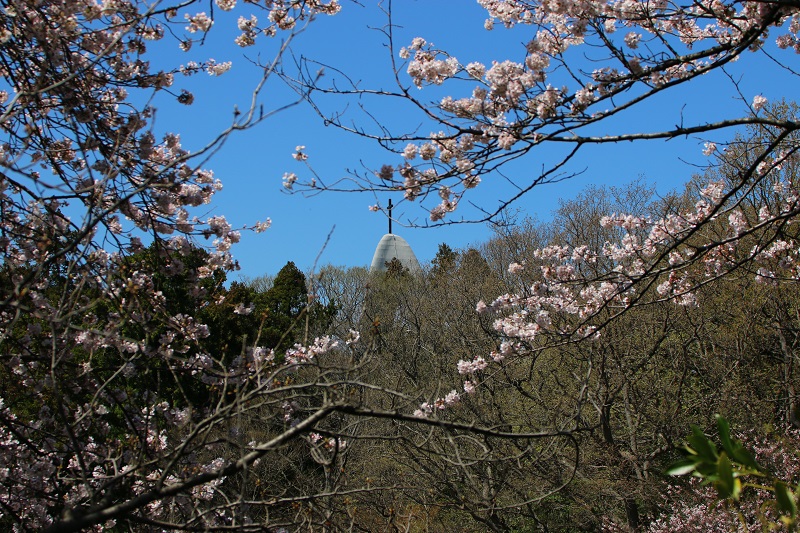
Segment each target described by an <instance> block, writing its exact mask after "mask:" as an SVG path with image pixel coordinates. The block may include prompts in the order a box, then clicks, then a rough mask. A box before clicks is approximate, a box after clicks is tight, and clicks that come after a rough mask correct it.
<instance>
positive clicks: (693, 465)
mask: <svg viewBox="0 0 800 533" xmlns="http://www.w3.org/2000/svg"><path fill="white" fill-rule="evenodd" d="M696 469H697V460H696V459H694V458H689V459H682V460H680V461H677V462H675V463H673V464H672V465H670V466H669V468H667V470H666V474H667V475H668V476H685V475H686V474H691V473H692V472H694V471H695V470H696Z"/></svg>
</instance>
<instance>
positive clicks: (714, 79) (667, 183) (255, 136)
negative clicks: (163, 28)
mask: <svg viewBox="0 0 800 533" xmlns="http://www.w3.org/2000/svg"><path fill="white" fill-rule="evenodd" d="M456 5H457V6H458V7H457V8H455V7H454V6H456ZM240 14H241V12H240V11H239V10H238V9H237V10H235V11H234V12H231V13H225V12H219V11H217V12H216V13H215V16H216V21H215V27H214V29H213V30H212V31H211V32H210V34H209V38H208V39H207V41H206V43H205V44H204V45H203V46H195V47H194V48H193V49H192V50H191V51H190V52H189V53H188V54H183V53H180V52H177V51H175V52H174V55H173V53H172V52H169V51H166V50H165V51H164V55H163V56H161V57H162V58H163V59H164V60H165V61H169V62H172V61H179V62H182V63H185V62H187V61H189V60H202V59H204V58H207V57H213V58H214V59H216V60H217V61H232V62H233V68H232V69H231V71H230V72H228V73H227V74H225V75H224V76H221V77H219V78H209V77H208V76H207V75H206V74H202V73H201V74H198V75H196V77H195V78H188V79H177V80H176V83H175V86H174V88H176V89H178V90H179V89H181V88H183V87H186V88H188V89H190V90H192V91H193V92H194V94H195V97H196V99H195V103H194V105H192V106H190V107H185V106H179V105H177V104H174V105H173V104H171V103H164V104H159V103H158V102H157V104H158V105H159V111H158V115H157V128H158V129H160V130H164V131H178V132H180V133H181V136H182V139H183V141H184V145H185V146H187V147H189V148H192V149H197V148H198V147H200V146H202V145H203V143H205V142H206V141H208V140H209V139H210V138H212V136H213V134H214V133H216V132H218V131H219V130H221V129H223V128H224V127H225V126H227V125H228V124H230V121H231V118H232V116H233V108H234V106H235V105H236V106H238V107H239V108H240V109H245V108H246V107H247V106H248V105H249V101H250V97H251V94H252V89H253V87H254V86H255V84H256V83H257V82H258V78H259V74H260V73H259V70H258V69H256V68H254V67H253V66H252V65H251V64H249V60H252V59H254V58H256V57H257V56H259V55H260V57H261V59H262V60H267V59H269V58H270V57H271V55H272V54H274V52H275V50H276V47H277V46H278V44H279V43H278V42H277V41H275V40H272V41H269V40H267V39H263V38H262V39H260V40H259V41H257V44H256V46H254V47H251V48H247V49H240V48H238V47H237V46H235V45H233V44H232V40H233V38H234V37H235V36H236V35H237V34H238V32H237V31H236V19H237V18H238V16H239V15H240ZM485 18H486V14H485V12H484V11H483V10H482V9H481V8H480V6H479V5H478V4H477V2H474V1H468V0H461V1H459V2H457V3H456V2H452V1H439V0H416V1H415V0H404V1H395V2H394V22H395V24H396V25H398V26H400V28H399V29H398V30H397V35H396V37H397V44H398V46H402V45H405V44H407V43H409V42H410V40H411V39H412V38H413V37H415V36H422V37H424V38H426V39H427V40H428V41H432V42H434V43H435V44H436V45H437V46H438V47H441V48H444V49H447V50H450V51H452V52H453V53H454V55H456V57H458V59H459V60H460V61H461V62H462V64H466V63H468V62H470V61H474V60H479V61H483V62H485V63H487V64H488V63H490V62H491V60H493V59H496V60H504V59H512V60H517V61H522V60H523V58H524V52H525V51H524V47H523V44H522V43H524V42H525V41H527V40H529V39H530V31H531V30H530V28H527V27H518V28H515V29H513V30H511V31H509V30H506V29H504V28H503V27H502V26H501V25H498V26H496V28H495V29H494V30H493V31H492V32H487V31H485V30H484V29H483V21H484V20H485ZM385 24H386V17H385V15H384V14H383V13H382V12H381V10H380V9H379V8H378V7H377V6H376V5H373V3H371V2H365V3H364V5H363V6H359V5H357V4H352V3H349V2H346V1H345V2H343V9H342V12H341V13H340V14H339V15H336V16H334V17H323V18H320V19H318V20H317V21H315V22H314V23H313V24H311V25H310V26H309V28H308V30H307V31H306V32H304V33H303V34H301V35H300V36H298V37H297V39H296V40H295V41H294V43H293V47H292V50H293V53H294V54H296V55H298V56H299V55H301V54H302V55H304V56H307V57H310V58H313V59H318V60H319V61H321V62H323V63H326V64H330V65H333V66H335V67H338V68H340V69H342V70H344V71H346V72H347V73H348V74H349V75H350V76H351V77H352V78H353V79H357V80H361V84H362V86H363V87H372V88H381V87H385V88H392V83H393V81H392V77H391V67H390V63H389V54H388V50H387V48H386V46H385V38H384V36H383V35H381V34H380V32H378V31H375V30H374V29H370V28H374V27H381V26H383V25H385ZM160 44H161V43H160ZM163 44H166V43H163ZM778 53H779V54H783V55H784V56H786V57H787V59H788V60H792V59H793V58H794V56H793V55H791V53H786V52H778ZM789 55H791V57H788V56H789ZM749 56H752V57H746V58H745V59H743V60H742V61H740V62H739V63H738V64H736V65H733V66H732V69H731V73H732V75H733V76H734V79H736V80H738V81H739V82H740V86H739V87H740V90H741V91H742V94H744V96H745V97H746V98H747V99H752V97H753V96H755V95H756V94H763V95H764V96H766V97H767V98H769V99H770V100H775V99H779V98H780V97H782V96H784V95H792V94H794V93H795V91H794V89H797V82H796V81H795V80H794V78H792V77H789V76H786V75H785V74H783V73H782V71H781V70H780V69H779V68H777V67H775V66H770V65H769V64H767V62H765V61H764V58H763V57H761V56H760V55H754V54H749ZM248 58H249V59H248ZM753 65H757V69H756V70H757V75H756V76H752V75H751V73H752V72H753V70H754V67H753ZM409 84H410V82H409ZM427 92H429V93H430V97H429V99H431V100H435V99H438V98H439V97H440V96H441V93H439V92H437V91H436V90H431V91H427ZM419 96H421V97H423V98H425V97H426V91H425V90H424V91H422V92H421V93H419ZM736 97H737V95H736V93H735V91H734V90H733V84H732V83H731V81H730V79H729V78H728V77H726V76H724V75H722V74H721V73H720V74H718V75H710V76H706V77H703V78H701V79H699V80H695V81H693V82H692V83H690V84H686V85H685V86H684V87H681V88H679V89H678V90H676V91H669V92H668V94H667V93H665V94H664V96H663V97H660V98H659V99H656V100H654V101H653V102H652V103H651V104H650V106H649V108H648V112H646V113H641V111H640V110H637V111H636V113H631V114H629V116H624V117H621V118H620V119H618V120H616V121H615V123H614V124H608V125H607V126H604V127H609V128H619V129H620V130H628V131H640V130H643V131H653V130H657V129H658V127H659V124H661V125H674V124H677V123H679V122H680V121H681V117H682V116H683V117H692V118H695V117H701V118H700V119H701V120H714V119H718V118H721V117H724V116H731V115H737V114H743V113H744V112H745V108H744V106H743V104H742V102H741V101H737V100H736ZM292 99H293V94H292V93H291V92H290V91H289V90H288V88H287V87H286V86H284V85H283V84H282V82H280V80H278V79H277V78H275V79H272V80H270V81H269V82H268V83H267V86H266V88H265V90H264V92H263V93H262V95H261V98H260V101H261V103H263V104H264V106H265V109H267V110H269V109H273V108H276V107H280V106H281V105H284V104H286V103H288V102H290V101H292ZM347 104H348V102H346V101H345V100H341V101H339V102H334V103H333V105H334V106H339V107H340V108H344V107H345V105H347ZM354 104H355V102H353V101H350V102H349V105H350V106H353V105H354ZM373 104H375V102H373ZM377 105H378V107H376V108H375V111H376V112H378V113H380V114H381V116H382V118H385V120H387V122H390V123H392V124H393V125H396V127H400V125H405V126H408V125H410V124H417V123H422V122H423V119H422V118H421V117H420V116H419V115H418V114H415V113H413V110H410V109H409V108H407V107H404V106H402V105H398V104H397V102H388V101H386V102H385V103H380V104H377ZM421 131H423V132H424V133H427V132H428V131H430V128H429V127H426V126H424V125H423V126H422V127H421ZM725 135H730V133H727V134H725ZM703 140H704V139H700V138H689V139H674V140H671V141H668V142H665V141H653V142H649V143H647V144H645V143H628V144H625V145H618V146H602V147H590V148H587V149H586V150H584V151H583V152H582V154H581V156H580V158H579V159H578V160H577V161H576V162H575V163H574V164H573V165H572V166H571V168H570V170H572V171H582V174H581V175H580V176H578V177H576V178H573V179H571V180H568V181H565V182H562V183H560V184H555V185H546V186H543V187H541V188H536V189H534V191H532V192H531V193H530V194H528V195H527V196H526V197H525V198H524V199H523V200H521V201H520V202H519V203H518V204H517V207H518V208H519V209H521V210H522V211H523V212H524V213H527V214H529V215H531V216H536V217H538V218H539V219H543V220H546V219H547V218H548V217H549V216H550V213H551V212H552V210H553V209H555V208H556V207H557V206H558V199H559V198H569V197H572V196H574V195H575V194H576V193H577V192H579V191H580V190H581V189H583V188H585V187H586V186H587V185H588V184H591V183H595V184H624V183H627V182H630V181H632V180H634V179H636V178H637V177H638V176H644V177H645V179H646V180H647V181H650V182H655V183H656V184H657V186H658V191H659V192H661V193H665V192H667V191H669V190H671V189H674V188H678V187H680V186H681V184H682V183H683V182H685V181H686V180H687V179H688V178H689V177H691V175H692V173H693V172H696V167H694V166H693V165H700V164H702V163H704V162H705V161H706V158H705V157H704V156H703V155H702V153H701V152H702V144H703ZM714 140H717V139H714ZM720 140H724V137H723V138H722V139H720ZM297 145H305V146H306V152H307V153H308V155H309V163H310V164H311V165H312V166H313V168H314V170H315V171H316V172H317V173H318V174H319V175H320V176H322V177H324V178H325V179H326V180H328V181H332V180H335V179H336V178H340V177H344V176H346V175H347V171H348V169H357V170H363V169H364V168H365V166H367V167H371V168H379V167H380V166H381V165H382V164H385V163H389V164H393V165H394V164H397V162H398V161H399V160H398V158H397V157H393V156H391V154H387V153H386V152H385V151H384V150H383V149H382V148H380V147H379V146H378V145H377V144H375V143H373V142H371V141H367V140H364V139H360V138H358V137H355V136H353V135H350V134H346V133H344V132H341V131H339V130H336V129H335V128H332V127H325V126H324V125H323V124H322V122H321V121H320V119H319V118H318V117H317V116H316V115H315V114H314V113H313V112H312V111H311V110H310V108H309V107H308V106H307V105H306V104H303V103H301V104H299V105H297V106H295V107H293V108H291V109H288V110H285V111H282V112H281V113H280V114H277V115H276V116H274V117H272V118H271V119H269V120H267V121H265V122H263V123H262V124H260V125H258V126H257V127H255V128H253V129H251V130H249V131H246V132H242V133H240V134H237V135H235V136H233V137H232V138H231V139H229V140H228V141H227V143H226V144H225V145H224V146H223V148H222V149H221V150H220V151H219V152H218V153H217V154H215V156H214V158H213V159H212V160H211V161H210V162H209V164H208V165H207V167H208V168H211V169H213V170H214V172H215V175H216V177H218V178H220V179H221V180H222V182H223V184H224V186H225V188H224V190H223V191H222V192H220V193H219V194H218V195H217V196H216V197H215V199H214V202H213V204H212V205H211V206H210V212H211V213H212V214H224V215H225V216H226V217H227V218H228V220H229V221H231V222H232V223H233V224H234V225H244V224H252V223H254V222H255V221H257V220H264V219H265V218H266V217H270V218H271V219H272V220H273V226H272V228H271V229H270V230H268V231H267V232H265V233H262V234H250V233H246V234H244V235H243V238H242V242H241V243H240V244H239V245H238V246H237V247H236V248H234V255H235V256H236V258H237V259H238V260H239V262H240V264H241V267H242V270H241V272H240V274H241V275H245V276H249V277H255V276H259V275H262V274H274V273H276V272H277V271H278V270H279V269H280V268H281V266H283V265H284V264H285V263H286V262H287V261H290V260H291V261H294V262H295V263H296V264H297V265H298V266H299V267H300V268H301V269H304V270H307V269H309V268H311V266H312V265H313V264H314V262H315V260H316V258H317V256H318V255H320V252H321V256H320V260H319V261H320V264H326V263H332V264H336V265H347V266H362V265H368V264H369V262H370V261H371V259H372V253H373V251H374V249H375V246H376V244H377V243H378V241H379V240H380V238H381V236H382V235H383V234H384V233H386V231H387V222H386V217H385V216H384V215H383V214H380V213H373V212H370V211H369V210H368V206H370V205H372V204H374V203H376V201H378V202H380V203H381V204H382V205H385V204H386V202H387V200H388V196H386V195H380V196H378V197H376V196H375V195H373V194H371V193H358V194H357V193H349V194H345V193H323V194H320V195H318V196H314V197H303V196H302V195H300V194H293V195H292V194H286V192H285V191H284V190H283V188H282V186H281V177H282V176H283V174H284V172H296V173H297V174H298V175H300V176H301V177H308V176H309V174H308V172H307V171H306V169H305V168H304V167H303V165H302V164H300V163H298V162H296V161H294V160H293V159H292V157H291V154H292V153H293V152H294V149H295V146H297ZM540 155H541V153H540ZM541 165H542V161H538V162H537V161H535V160H532V159H528V160H524V161H520V162H518V163H516V164H515V165H514V166H512V167H509V169H507V170H508V172H511V173H518V174H517V175H519V176H522V178H520V179H522V180H524V175H525V173H526V172H527V171H528V170H530V169H538V168H539V167H540V166H541ZM477 191H478V193H477V195H476V196H475V197H474V198H473V200H479V201H480V202H482V203H483V205H484V206H485V207H487V208H491V207H494V206H495V205H497V202H498V199H499V198H500V197H501V196H502V195H503V194H504V193H507V192H508V189H507V186H505V185H504V184H503V182H502V180H500V179H496V180H494V181H493V180H492V179H489V178H485V179H484V182H483V183H482V184H481V186H480V187H479V189H477ZM398 200H399V198H395V199H394V201H395V203H397V201H398ZM395 214H396V215H397V216H398V218H400V221H401V222H403V221H405V222H408V221H412V222H413V221H414V220H417V221H421V220H424V219H425V217H426V212H425V211H424V210H423V209H421V208H420V206H419V205H416V204H404V205H403V206H402V208H401V210H398V211H396V213H395ZM331 231H333V233H332V234H331ZM394 233H397V234H399V235H402V236H403V237H404V238H405V239H406V240H407V241H408V242H409V243H410V244H411V246H412V248H413V249H414V251H415V253H416V254H417V257H418V258H419V259H420V261H421V262H426V261H429V260H430V259H432V258H433V256H434V255H435V253H436V250H437V247H438V244H439V243H441V242H446V243H448V244H449V245H451V246H452V247H454V248H461V247H466V246H469V245H470V244H475V243H479V242H481V241H484V240H486V239H487V238H489V237H490V235H491V230H490V228H488V227H487V226H485V225H476V224H464V225H455V226H447V227H441V228H432V229H421V228H403V227H401V226H398V224H395V226H394ZM329 234H331V235H330V240H329V242H328V244H327V246H326V247H325V248H324V250H323V245H324V243H325V242H326V239H327V238H328V235H329ZM233 277H234V278H235V277H237V274H234V275H233Z"/></svg>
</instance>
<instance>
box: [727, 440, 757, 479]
mask: <svg viewBox="0 0 800 533" xmlns="http://www.w3.org/2000/svg"><path fill="white" fill-rule="evenodd" d="M737 444H738V446H737V447H736V448H735V449H734V450H733V453H732V454H731V457H732V458H733V459H734V460H735V461H736V462H737V463H739V464H742V465H744V466H746V467H748V468H750V469H752V470H754V471H755V472H761V470H762V469H761V467H760V466H758V463H757V462H756V460H755V458H754V457H753V455H752V454H751V453H750V452H749V451H747V450H746V449H745V448H743V447H742V445H741V444H739V443H737Z"/></svg>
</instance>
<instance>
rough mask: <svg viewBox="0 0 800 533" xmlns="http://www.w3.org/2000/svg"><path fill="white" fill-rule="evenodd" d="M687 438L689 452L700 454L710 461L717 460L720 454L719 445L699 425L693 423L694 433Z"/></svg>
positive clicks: (714, 461)
mask: <svg viewBox="0 0 800 533" xmlns="http://www.w3.org/2000/svg"><path fill="white" fill-rule="evenodd" d="M686 440H687V441H689V446H690V449H688V451H689V453H694V454H696V455H699V456H700V457H702V458H703V459H705V460H706V461H708V462H709V463H716V462H717V457H718V456H719V454H718V453H717V447H716V446H715V445H714V443H713V442H712V441H711V439H709V438H708V437H706V435H705V433H703V430H701V429H700V428H699V427H697V426H695V425H694V424H692V435H689V436H688V437H687V438H686Z"/></svg>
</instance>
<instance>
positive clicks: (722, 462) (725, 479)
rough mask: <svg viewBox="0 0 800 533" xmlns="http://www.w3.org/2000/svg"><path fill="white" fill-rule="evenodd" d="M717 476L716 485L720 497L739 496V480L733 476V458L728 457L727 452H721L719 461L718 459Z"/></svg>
mask: <svg viewBox="0 0 800 533" xmlns="http://www.w3.org/2000/svg"><path fill="white" fill-rule="evenodd" d="M717 476H718V477H717V481H716V483H715V485H716V487H717V492H718V493H719V497H720V498H722V499H728V498H733V499H736V498H738V492H739V491H737V490H736V485H737V483H736V481H738V480H735V479H734V477H733V467H732V465H731V460H730V459H728V455H727V454H726V453H725V452H722V453H721V454H720V456H719V461H717Z"/></svg>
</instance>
